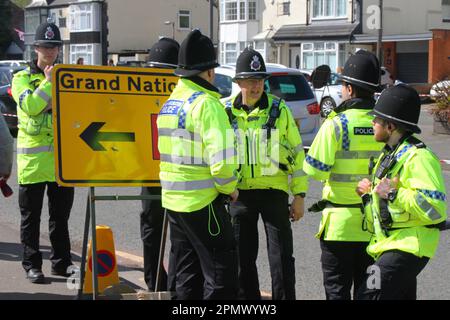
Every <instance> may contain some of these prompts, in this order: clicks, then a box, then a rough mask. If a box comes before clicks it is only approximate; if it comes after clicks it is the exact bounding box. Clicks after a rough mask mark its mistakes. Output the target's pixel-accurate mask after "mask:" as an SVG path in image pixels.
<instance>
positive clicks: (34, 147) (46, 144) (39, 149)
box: [12, 63, 55, 184]
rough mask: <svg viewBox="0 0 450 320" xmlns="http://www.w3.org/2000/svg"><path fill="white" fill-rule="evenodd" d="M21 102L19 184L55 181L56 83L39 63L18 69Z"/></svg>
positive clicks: (18, 100)
mask: <svg viewBox="0 0 450 320" xmlns="http://www.w3.org/2000/svg"><path fill="white" fill-rule="evenodd" d="M12 95H13V98H14V100H15V101H16V103H17V116H18V120H19V124H18V127H19V132H18V134H17V172H18V174H17V178H18V181H19V184H29V183H38V182H45V181H50V182H52V181H55V160H54V155H53V124H52V114H51V95H52V84H51V83H50V82H48V81H47V80H46V79H45V76H44V73H43V72H42V70H40V69H39V68H37V66H36V65H35V63H32V64H31V66H30V67H28V68H26V69H24V70H22V71H20V72H18V73H17V74H15V75H14V77H13V80H12Z"/></svg>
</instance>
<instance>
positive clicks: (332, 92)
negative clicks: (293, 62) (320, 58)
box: [300, 70, 342, 114]
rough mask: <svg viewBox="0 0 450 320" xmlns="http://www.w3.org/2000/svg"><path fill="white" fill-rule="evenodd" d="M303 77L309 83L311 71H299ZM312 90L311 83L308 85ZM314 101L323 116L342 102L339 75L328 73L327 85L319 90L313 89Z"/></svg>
mask: <svg viewBox="0 0 450 320" xmlns="http://www.w3.org/2000/svg"><path fill="white" fill-rule="evenodd" d="M300 71H301V72H302V73H303V74H304V75H307V76H308V78H309V79H310V80H309V81H310V83H311V74H312V70H300ZM310 86H311V88H313V86H312V83H311V84H310ZM313 90H314V93H315V95H316V99H317V101H318V103H319V106H320V110H323V112H324V114H327V112H329V111H331V110H333V109H334V108H336V106H338V105H340V104H341V102H342V85H341V84H340V82H339V75H338V74H337V73H335V72H331V73H330V78H329V80H328V81H327V84H326V85H325V86H323V87H321V88H316V89H314V88H313Z"/></svg>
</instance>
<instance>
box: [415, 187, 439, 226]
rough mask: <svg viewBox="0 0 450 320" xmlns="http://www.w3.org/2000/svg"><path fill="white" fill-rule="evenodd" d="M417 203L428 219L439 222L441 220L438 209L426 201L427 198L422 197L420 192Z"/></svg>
mask: <svg viewBox="0 0 450 320" xmlns="http://www.w3.org/2000/svg"><path fill="white" fill-rule="evenodd" d="M416 201H417V204H418V205H419V207H420V209H422V210H423V211H425V213H426V215H427V216H428V218H430V219H431V220H438V219H440V218H441V215H440V214H439V212H437V211H436V209H435V208H434V207H433V206H432V205H431V204H430V203H429V202H428V201H427V200H426V199H425V197H423V196H422V194H421V193H420V192H417V196H416Z"/></svg>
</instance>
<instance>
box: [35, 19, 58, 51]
mask: <svg viewBox="0 0 450 320" xmlns="http://www.w3.org/2000/svg"><path fill="white" fill-rule="evenodd" d="M34 45H35V46H39V47H47V48H51V47H55V46H61V45H62V40H61V33H60V32H59V28H58V27H57V26H56V24H54V23H53V22H51V19H47V22H44V23H41V24H40V25H39V27H38V28H37V29H36V34H35V36H34Z"/></svg>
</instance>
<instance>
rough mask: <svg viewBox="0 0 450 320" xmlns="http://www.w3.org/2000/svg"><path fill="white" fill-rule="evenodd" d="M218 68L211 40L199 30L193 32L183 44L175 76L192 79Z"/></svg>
mask: <svg viewBox="0 0 450 320" xmlns="http://www.w3.org/2000/svg"><path fill="white" fill-rule="evenodd" d="M218 66H219V64H218V63H217V58H216V51H215V50H214V45H213V43H212V41H211V39H210V38H208V37H207V36H204V35H202V33H201V32H200V30H198V29H195V30H192V31H191V32H190V33H189V34H188V36H187V37H186V39H184V40H183V42H182V43H181V46H180V52H179V53H178V68H177V69H175V74H176V75H177V76H180V77H192V76H195V75H197V74H199V73H201V72H203V71H206V70H209V69H214V68H215V67H218Z"/></svg>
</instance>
